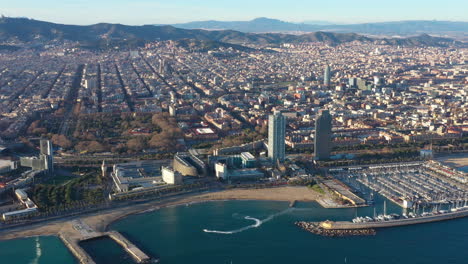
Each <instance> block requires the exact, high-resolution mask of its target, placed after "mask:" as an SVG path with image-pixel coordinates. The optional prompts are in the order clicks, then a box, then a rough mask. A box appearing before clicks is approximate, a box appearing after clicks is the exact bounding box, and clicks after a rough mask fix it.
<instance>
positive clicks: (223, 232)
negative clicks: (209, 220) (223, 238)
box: [203, 208, 292, 235]
mask: <svg viewBox="0 0 468 264" xmlns="http://www.w3.org/2000/svg"><path fill="white" fill-rule="evenodd" d="M291 210H292V208H289V209H286V210H284V211H281V212H279V213H276V214H272V215H270V216H268V217H267V218H265V219H263V220H260V219H257V218H254V217H251V216H245V217H244V219H246V220H252V221H255V224H252V225H248V226H244V227H242V228H239V229H234V230H229V231H220V230H209V229H203V232H205V233H215V234H224V235H231V234H235V233H240V232H243V231H245V230H249V229H251V228H257V227H259V226H261V225H262V224H263V223H266V222H268V221H270V220H272V219H273V218H275V217H277V216H280V215H283V214H286V213H288V212H290V211H291Z"/></svg>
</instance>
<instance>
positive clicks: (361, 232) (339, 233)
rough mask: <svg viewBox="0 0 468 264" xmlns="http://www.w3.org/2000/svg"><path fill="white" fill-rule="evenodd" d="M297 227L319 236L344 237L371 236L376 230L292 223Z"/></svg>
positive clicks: (302, 222) (311, 223)
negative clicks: (330, 227)
mask: <svg viewBox="0 0 468 264" xmlns="http://www.w3.org/2000/svg"><path fill="white" fill-rule="evenodd" d="M294 224H295V225H297V226H298V227H300V228H302V229H304V230H306V231H309V232H311V233H314V234H316V235H321V236H329V237H344V236H371V235H375V234H376V233H377V232H376V231H375V229H372V228H366V229H326V228H323V227H321V226H320V224H318V223H313V222H304V221H300V222H296V223H294Z"/></svg>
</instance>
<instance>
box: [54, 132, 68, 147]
mask: <svg viewBox="0 0 468 264" xmlns="http://www.w3.org/2000/svg"><path fill="white" fill-rule="evenodd" d="M51 140H52V143H54V144H55V145H58V146H60V147H62V148H64V149H68V148H71V147H72V146H73V144H72V142H71V141H70V140H69V139H68V138H67V137H66V136H65V135H57V134H54V135H52V139H51Z"/></svg>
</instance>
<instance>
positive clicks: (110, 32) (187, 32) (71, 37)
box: [0, 17, 466, 49]
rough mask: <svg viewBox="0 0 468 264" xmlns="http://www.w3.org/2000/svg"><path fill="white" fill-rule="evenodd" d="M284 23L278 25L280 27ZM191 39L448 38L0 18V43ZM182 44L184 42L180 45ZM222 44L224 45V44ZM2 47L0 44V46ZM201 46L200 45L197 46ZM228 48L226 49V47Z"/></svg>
mask: <svg viewBox="0 0 468 264" xmlns="http://www.w3.org/2000/svg"><path fill="white" fill-rule="evenodd" d="M282 23H285V22H280V24H282ZM183 39H192V40H197V41H204V42H207V43H205V44H204V46H205V47H213V46H218V47H219V46H223V45H225V44H226V43H229V45H230V47H233V48H236V49H240V48H241V47H239V46H233V44H235V45H248V44H261V45H269V46H277V45H279V44H282V43H302V42H323V43H327V44H330V45H337V44H340V43H345V42H351V41H360V42H365V43H379V44H387V45H424V46H448V45H452V44H457V45H466V43H460V42H454V41H453V40H452V39H449V38H438V37H431V36H429V35H420V36H416V37H409V38H370V37H366V36H362V35H358V34H354V33H334V32H313V33H307V34H300V35H294V34H275V33H261V34H256V33H244V32H239V31H234V30H201V29H181V28H176V27H173V26H153V25H145V26H127V25H122V24H108V23H100V24H95V25H89V26H76V25H63V24H55V23H50V22H44V21H38V20H33V19H27V18H8V17H4V18H0V41H3V42H8V43H11V42H17V43H18V42H22V43H32V44H41V43H42V44H44V43H48V42H57V41H65V40H68V41H76V42H79V43H80V44H81V45H82V46H84V47H90V48H106V47H113V46H116V45H118V46H120V47H127V48H133V47H136V46H142V45H143V44H144V43H146V42H148V41H155V40H183ZM182 43H183V42H182ZM223 43H224V44H223ZM0 44H1V43H0ZM197 44H198V46H200V42H198V43H197ZM229 45H228V46H229Z"/></svg>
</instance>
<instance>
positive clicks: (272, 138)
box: [268, 111, 286, 162]
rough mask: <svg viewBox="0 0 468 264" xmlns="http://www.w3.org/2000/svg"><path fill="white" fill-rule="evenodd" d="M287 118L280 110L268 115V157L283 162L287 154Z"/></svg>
mask: <svg viewBox="0 0 468 264" xmlns="http://www.w3.org/2000/svg"><path fill="white" fill-rule="evenodd" d="M285 136H286V118H285V117H284V116H283V114H281V112H279V111H275V113H273V114H272V115H270V116H269V117H268V157H269V158H270V159H271V161H273V162H278V161H279V162H283V161H284V156H285V143H284V140H285Z"/></svg>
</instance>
